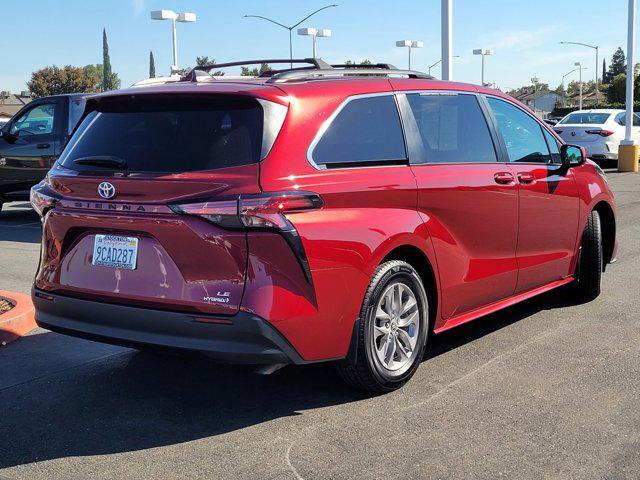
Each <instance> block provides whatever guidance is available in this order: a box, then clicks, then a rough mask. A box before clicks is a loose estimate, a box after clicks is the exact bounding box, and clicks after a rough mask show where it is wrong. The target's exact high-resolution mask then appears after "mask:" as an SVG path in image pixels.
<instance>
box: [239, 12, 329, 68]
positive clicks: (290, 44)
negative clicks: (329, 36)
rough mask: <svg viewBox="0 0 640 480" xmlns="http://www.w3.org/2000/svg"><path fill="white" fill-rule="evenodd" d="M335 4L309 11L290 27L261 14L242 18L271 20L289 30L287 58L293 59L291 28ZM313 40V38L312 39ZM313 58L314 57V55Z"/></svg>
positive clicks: (291, 65) (291, 64)
mask: <svg viewBox="0 0 640 480" xmlns="http://www.w3.org/2000/svg"><path fill="white" fill-rule="evenodd" d="M337 6H338V5H337V4H335V3H334V4H331V5H325V6H324V7H322V8H319V9H317V10H316V11H315V12H312V13H310V14H309V15H307V16H306V17H304V18H303V19H302V20H300V21H299V22H298V23H296V24H295V25H291V26H290V27H289V26H287V25H283V24H282V23H280V22H276V21H275V20H272V19H271V18H267V17H263V16H262V15H244V18H260V19H262V20H266V21H267V22H271V23H273V24H274V25H278V26H279V27H282V28H284V29H287V30H289V60H293V38H292V33H291V32H293V29H294V28H296V27H297V26H298V25H300V24H301V23H302V22H304V21H306V20H308V19H310V18H311V17H313V16H314V15H315V14H316V13H318V12H321V11H322V10H326V9H327V8H331V7H337ZM314 41H315V39H314ZM314 58H315V57H314ZM289 66H290V67H291V68H293V62H291V63H290V65H289Z"/></svg>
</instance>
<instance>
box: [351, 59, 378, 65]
mask: <svg viewBox="0 0 640 480" xmlns="http://www.w3.org/2000/svg"><path fill="white" fill-rule="evenodd" d="M344 64H345V65H373V63H372V62H371V60H368V59H366V58H365V59H364V60H363V61H361V62H360V63H356V62H354V61H353V60H347V61H346V62H344Z"/></svg>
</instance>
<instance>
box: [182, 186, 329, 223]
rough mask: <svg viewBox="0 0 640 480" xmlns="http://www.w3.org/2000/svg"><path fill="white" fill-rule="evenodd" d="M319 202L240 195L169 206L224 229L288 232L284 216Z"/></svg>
mask: <svg viewBox="0 0 640 480" xmlns="http://www.w3.org/2000/svg"><path fill="white" fill-rule="evenodd" d="M322 205H323V202H322V198H321V197H320V196H319V195H318V194H316V193H311V192H275V193H265V194H258V195H240V196H238V197H236V198H234V199H225V200H213V201H210V202H196V203H183V204H178V205H171V206H170V207H171V209H172V210H173V211H174V212H176V213H183V214H187V215H197V216H199V217H203V218H205V219H207V220H209V221H210V222H213V223H215V224H216V225H220V226H221V227H223V228H232V229H233V228H250V229H254V228H255V229H272V230H289V229H291V228H293V227H292V226H291V224H290V223H289V221H288V220H287V218H286V217H285V216H284V214H285V213H292V212H297V211H302V210H313V209H317V208H321V207H322Z"/></svg>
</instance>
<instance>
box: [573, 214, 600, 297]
mask: <svg viewBox="0 0 640 480" xmlns="http://www.w3.org/2000/svg"><path fill="white" fill-rule="evenodd" d="M602 262H603V255H602V227H601V224H600V215H599V214H598V212H596V211H595V210H594V211H592V212H591V213H590V214H589V218H588V219H587V225H586V226H585V229H584V233H583V235H582V243H581V247H580V254H579V257H578V268H577V272H576V273H577V275H576V282H575V292H576V295H577V296H578V297H579V298H580V299H581V300H585V301H590V300H593V299H595V298H596V297H597V296H598V295H600V289H601V285H602Z"/></svg>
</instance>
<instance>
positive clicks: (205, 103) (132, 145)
mask: <svg viewBox="0 0 640 480" xmlns="http://www.w3.org/2000/svg"><path fill="white" fill-rule="evenodd" d="M262 135H263V110H262V107H261V106H260V104H259V103H258V101H257V100H255V99H252V98H240V97H232V98H218V99H205V98H202V97H200V98H180V97H174V98H170V99H168V98H166V97H164V98H146V99H145V98H140V97H139V98H137V99H129V100H118V99H114V100H106V101H104V102H101V103H98V104H97V108H96V109H95V110H93V111H91V112H90V113H89V114H88V115H87V116H86V117H85V118H84V119H83V120H82V123H81V124H80V125H79V127H78V129H77V131H76V132H75V133H74V135H73V137H72V139H71V141H70V142H69V144H68V145H67V147H66V148H65V150H64V152H63V153H62V156H61V158H60V164H61V165H63V166H64V167H66V168H71V169H75V170H104V169H105V168H106V169H109V168H110V167H102V166H96V165H87V164H82V165H81V164H78V163H76V161H77V160H79V159H85V160H86V159H91V158H96V157H99V158H100V157H109V158H116V159H121V160H123V161H124V162H125V163H126V166H125V167H121V169H124V170H127V171H133V172H157V173H178V172H189V171H199V170H213V169H220V168H226V167H233V166H239V165H246V164H250V163H256V162H258V161H260V155H261V147H262ZM111 168H113V167H111Z"/></svg>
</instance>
